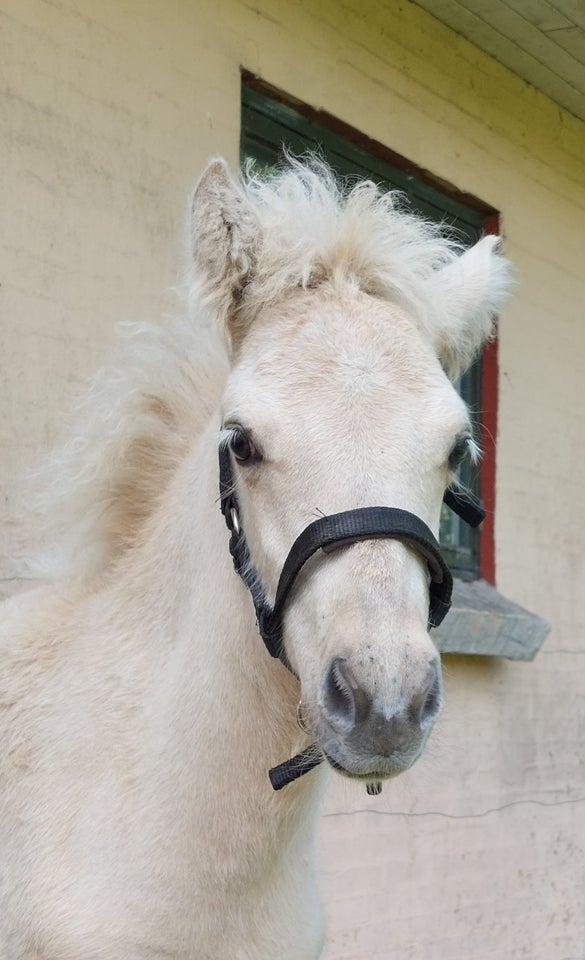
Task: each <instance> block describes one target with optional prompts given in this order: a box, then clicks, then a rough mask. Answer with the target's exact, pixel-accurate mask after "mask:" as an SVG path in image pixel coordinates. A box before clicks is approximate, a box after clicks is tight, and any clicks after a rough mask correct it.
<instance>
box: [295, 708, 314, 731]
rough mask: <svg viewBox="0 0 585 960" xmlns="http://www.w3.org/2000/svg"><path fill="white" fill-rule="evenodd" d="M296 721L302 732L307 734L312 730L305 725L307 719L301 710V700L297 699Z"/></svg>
mask: <svg viewBox="0 0 585 960" xmlns="http://www.w3.org/2000/svg"><path fill="white" fill-rule="evenodd" d="M297 723H298V725H299V727H300V729H301V730H302V731H303V733H306V734H307V735H308V736H310V735H311V733H312V732H313V731H312V730H311V729H310V727H309V726H307V720H306V717H305V714H304V712H303V701H302V700H299V702H298V703H297Z"/></svg>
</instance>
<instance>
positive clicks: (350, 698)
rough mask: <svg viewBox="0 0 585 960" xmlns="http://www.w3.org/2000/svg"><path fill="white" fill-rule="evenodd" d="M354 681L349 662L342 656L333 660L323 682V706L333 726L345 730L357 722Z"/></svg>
mask: <svg viewBox="0 0 585 960" xmlns="http://www.w3.org/2000/svg"><path fill="white" fill-rule="evenodd" d="M352 681H353V677H352V674H351V671H350V669H349V667H348V665H347V662H346V661H345V660H344V659H343V658H342V657H336V658H335V659H334V660H332V661H331V663H330V665H329V669H328V670H327V673H326V674H325V679H324V682H323V706H324V708H325V713H326V714H327V717H328V719H329V721H330V723H331V724H332V726H334V727H337V728H338V729H342V730H344V731H347V730H349V729H351V727H353V725H354V723H355V715H356V704H355V697H354V688H355V683H354V682H352Z"/></svg>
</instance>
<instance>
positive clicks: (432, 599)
mask: <svg viewBox="0 0 585 960" xmlns="http://www.w3.org/2000/svg"><path fill="white" fill-rule="evenodd" d="M219 494H220V503H221V512H222V514H223V516H224V518H225V522H226V524H227V527H228V529H229V531H230V534H231V536H230V544H229V548H230V553H231V555H232V559H233V562H234V569H235V570H236V573H238V574H239V576H240V577H241V578H242V580H243V581H244V583H245V584H246V586H247V587H248V589H249V591H250V593H251V595H252V600H253V603H254V609H255V611H256V620H257V622H258V630H259V632H260V636H261V637H262V639H263V640H264V643H265V645H266V648H267V650H268V652H269V653H270V654H271V656H273V657H278V659H279V660H281V662H282V663H283V664H284V665H285V667H287V669H288V670H290V671H291V673H293V674H295V676H296V673H295V671H294V670H293V668H292V666H291V664H290V663H289V660H288V657H287V654H286V648H285V645H284V642H283V616H284V611H285V606H286V601H287V599H288V597H289V594H290V591H291V589H292V587H293V586H294V582H295V580H296V578H297V576H298V574H299V573H300V571H301V570H302V568H303V566H304V565H305V563H306V562H307V560H309V559H310V558H311V557H312V556H313V555H314V554H315V553H316V552H317V550H319V549H321V550H323V551H324V552H325V553H329V552H331V551H333V550H337V549H339V548H340V547H345V546H348V545H349V544H352V543H357V542H358V541H360V540H375V539H382V538H384V539H393V540H400V541H401V542H402V543H405V544H406V545H407V546H409V547H410V548H411V549H413V550H414V551H416V552H417V553H419V554H421V555H422V557H423V558H424V560H425V561H426V564H427V567H428V570H429V574H430V582H429V620H428V626H429V629H430V628H431V627H438V626H439V624H440V623H441V622H442V621H443V619H444V617H445V616H446V615H447V613H448V612H449V608H450V606H451V593H452V590H453V578H452V576H451V572H450V570H449V568H448V566H447V564H446V563H445V561H444V559H443V557H442V555H441V549H440V547H439V544H438V542H437V540H436V538H435V537H434V535H433V533H432V532H431V530H430V529H429V527H428V526H427V525H426V523H424V521H423V520H421V519H420V517H417V516H416V514H414V513H410V512H409V511H408V510H400V509H398V508H397V507H358V508H356V509H355V510H345V511H344V512H342V513H335V514H332V515H331V516H325V517H320V518H319V519H318V520H315V521H314V522H313V523H310V524H309V525H308V526H307V527H305V529H304V530H303V531H302V533H300V534H299V536H298V537H297V539H296V540H295V542H294V543H293V545H292V547H291V549H290V551H289V554H288V556H287V558H286V560H285V562H284V566H283V568H282V571H281V574H280V578H279V580H278V586H277V588H276V596H275V599H274V604H273V605H271V604H270V603H269V601H268V599H267V597H266V593H265V591H264V587H263V586H262V583H261V582H260V579H259V577H258V574H257V572H256V570H255V569H254V566H253V564H252V561H251V558H250V551H249V549H248V544H247V541H246V537H245V535H244V531H243V529H242V526H241V523H240V513H239V507H238V501H237V497H236V493H235V483H234V478H233V473H232V465H231V454H230V451H229V448H228V447H227V446H222V447H220V450H219ZM444 500H445V503H446V504H447V505H448V506H449V507H451V509H452V510H454V511H455V513H457V514H458V515H459V516H460V517H461V518H462V519H463V520H464V521H465V522H466V523H469V524H471V525H472V526H478V525H479V524H480V523H481V521H482V520H483V519H484V517H485V512H484V511H483V509H482V507H481V506H480V505H479V503H478V502H477V501H476V500H475V498H474V497H472V496H471V495H470V494H469V493H467V491H464V490H463V489H462V488H460V487H458V486H456V485H452V486H451V487H449V489H448V490H447V492H446V494H445V497H444ZM321 760H322V757H319V756H317V755H316V752H315V748H314V747H309V748H308V750H305V751H303V753H300V754H298V755H297V756H296V757H293V758H292V759H291V760H287V761H285V763H283V764H280V766H278V767H274V768H273V769H272V770H271V771H270V780H271V782H272V786H273V787H274V789H275V790H280V789H281V788H282V787H284V786H286V785H287V783H290V782H291V781H292V780H296V779H297V778H298V777H300V776H302V775H303V774H304V773H307V772H308V771H309V770H312V769H313V767H315V766H317V764H318V763H320V762H321Z"/></svg>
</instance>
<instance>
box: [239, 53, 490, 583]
mask: <svg viewBox="0 0 585 960" xmlns="http://www.w3.org/2000/svg"><path fill="white" fill-rule="evenodd" d="M283 144H284V145H285V146H286V147H287V148H288V149H290V150H291V152H292V153H294V154H302V153H303V152H305V151H306V150H307V149H317V150H319V152H320V153H321V154H322V155H323V156H324V158H325V159H326V160H327V161H328V162H329V163H330V165H331V166H332V167H333V169H334V170H336V171H337V173H339V174H340V175H341V176H353V177H355V176H359V177H363V178H369V179H372V180H374V181H376V182H377V183H379V184H380V185H381V186H383V187H385V188H386V189H394V190H396V189H398V190H402V191H403V192H404V193H406V194H407V195H408V197H409V198H410V201H411V204H412V208H413V210H414V211H416V212H419V213H422V214H423V215H424V216H426V217H428V218H431V219H433V220H439V221H442V222H446V223H447V224H449V226H450V227H453V228H454V229H455V230H456V231H457V232H458V234H459V236H460V237H461V238H462V240H463V241H464V242H465V243H468V244H472V243H474V242H475V241H476V240H478V239H479V237H480V236H481V234H482V233H484V232H492V230H494V229H497V214H496V212H495V211H494V210H492V209H491V208H489V207H487V206H486V205H485V204H483V203H482V202H481V201H479V200H477V199H476V198H474V197H469V196H467V195H464V194H461V193H460V192H458V191H456V190H455V189H454V188H452V187H450V186H449V185H447V184H443V183H439V182H438V181H437V180H436V179H434V178H433V177H432V176H431V175H430V174H428V173H427V172H425V171H423V170H420V169H418V168H416V167H415V166H414V165H413V164H410V163H409V162H408V161H406V160H405V159H404V158H403V157H400V156H398V155H397V154H395V153H394V152H393V151H391V150H389V149H388V148H386V147H384V146H383V145H382V144H380V143H377V142H376V141H373V140H371V139H369V138H367V137H365V136H363V135H362V134H360V133H359V132H358V131H357V130H355V129H354V128H352V127H349V126H347V125H346V124H344V123H342V122H341V121H339V120H336V119H335V118H334V117H332V116H330V115H329V114H325V113H324V112H323V111H315V110H313V109H312V108H310V107H308V106H307V105H306V104H302V103H300V102H299V101H296V100H294V99H293V98H291V97H289V96H287V95H285V94H283V93H281V92H280V91H277V90H275V89H273V88H271V87H269V86H267V85H266V84H265V83H263V82H262V81H260V80H259V79H258V78H256V77H254V76H253V75H251V74H248V73H245V72H244V73H243V74H242V123H241V138H240V156H241V161H242V162H245V160H247V159H248V158H253V159H254V160H255V161H256V162H257V163H258V164H260V165H261V166H272V165H274V164H275V163H277V162H278V160H279V159H280V158H281V156H282V145H283ZM495 364H496V353H495V346H494V345H491V347H490V348H488V350H486V351H484V356H483V358H481V359H480V360H479V361H478V362H477V363H476V364H475V365H474V366H473V367H472V368H471V370H469V371H468V372H467V373H466V374H465V375H464V376H463V377H462V378H461V381H460V383H459V384H458V385H457V386H458V389H459V390H460V392H461V395H462V396H463V397H464V399H465V401H466V402H467V404H468V405H469V407H470V409H471V414H472V418H473V419H474V421H475V423H476V424H477V434H478V436H479V439H480V440H481V443H482V447H483V448H484V458H483V460H482V463H481V468H475V467H473V466H472V465H471V464H465V465H464V467H463V469H462V473H461V479H462V481H463V482H464V483H465V484H467V485H468V486H469V487H471V489H473V490H474V491H475V492H476V494H477V495H478V496H479V497H480V498H481V499H482V500H483V501H484V505H485V506H486V508H487V510H488V518H487V519H486V521H485V522H484V525H483V529H482V533H481V534H480V533H479V532H478V531H476V530H472V529H471V527H469V526H467V524H465V523H463V522H462V521H461V520H460V519H459V517H457V516H456V515H455V514H453V513H452V511H451V510H448V509H447V508H443V514H442V517H441V530H440V540H441V545H442V547H443V552H444V554H445V559H446V560H447V563H448V564H449V566H450V567H451V569H452V570H453V573H454V574H455V575H456V576H457V577H459V578H460V579H463V580H476V579H478V578H479V577H480V576H481V577H483V578H484V579H486V580H488V581H489V582H491V583H493V582H494V560H493V557H494V551H493V506H494V502H493V499H494V498H493V490H494V474H495V464H494V452H493V437H495V411H496V406H495V395H492V396H490V397H488V396H487V391H486V387H487V386H488V384H489V386H490V389H493V390H494V391H495V389H496V386H497V382H496V381H497V378H496V377H495V376H494V373H495V370H496V366H495ZM486 414H487V416H486Z"/></svg>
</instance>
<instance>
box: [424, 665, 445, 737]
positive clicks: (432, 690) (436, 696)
mask: <svg viewBox="0 0 585 960" xmlns="http://www.w3.org/2000/svg"><path fill="white" fill-rule="evenodd" d="M433 670H434V674H433V678H432V680H431V682H430V685H429V687H428V688H427V692H426V695H425V697H424V699H423V702H422V706H421V708H420V711H419V715H418V719H419V723H420V725H421V727H428V726H430V724H431V723H433V721H434V720H435V719H436V717H437V714H438V713H439V710H440V709H441V704H442V702H443V697H442V685H441V675H440V673H439V668H438V665H437V664H434V666H433Z"/></svg>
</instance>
